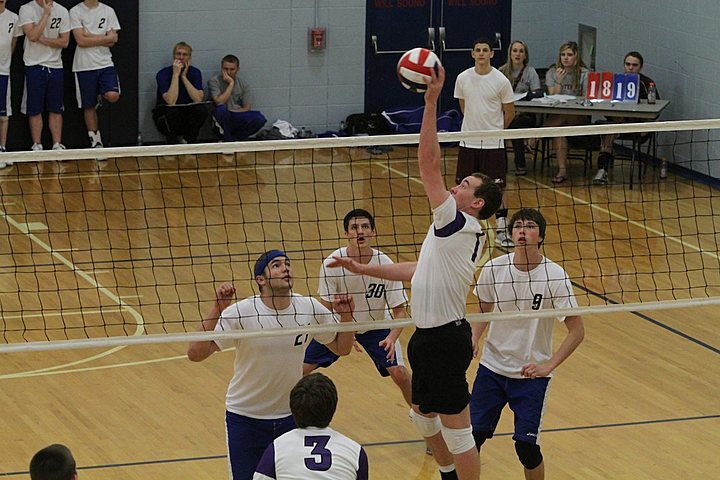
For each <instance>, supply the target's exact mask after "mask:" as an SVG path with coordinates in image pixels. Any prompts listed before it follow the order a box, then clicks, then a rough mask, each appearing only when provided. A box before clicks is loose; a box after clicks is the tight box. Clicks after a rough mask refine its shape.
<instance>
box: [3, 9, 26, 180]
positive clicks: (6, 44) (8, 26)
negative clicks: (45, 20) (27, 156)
mask: <svg viewBox="0 0 720 480" xmlns="http://www.w3.org/2000/svg"><path fill="white" fill-rule="evenodd" d="M5 3H6V1H5V0H0V154H1V153H2V152H4V151H5V145H6V144H7V133H8V124H9V121H10V119H9V118H8V117H10V115H12V108H11V105H10V102H9V99H10V62H11V60H12V54H13V52H14V51H15V45H16V44H17V37H19V36H20V35H22V30H21V29H20V28H19V27H18V16H17V15H16V14H15V13H14V12H11V11H10V10H7V9H6V8H5ZM8 165H12V162H6V161H3V160H2V159H0V168H5V167H7V166H8Z"/></svg>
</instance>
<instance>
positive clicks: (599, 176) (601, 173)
mask: <svg viewBox="0 0 720 480" xmlns="http://www.w3.org/2000/svg"><path fill="white" fill-rule="evenodd" d="M592 182H593V185H607V183H608V173H607V171H606V170H605V169H603V168H601V169H600V170H598V171H597V173H596V174H595V178H593V181H592Z"/></svg>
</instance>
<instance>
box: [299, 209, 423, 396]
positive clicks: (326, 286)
mask: <svg viewBox="0 0 720 480" xmlns="http://www.w3.org/2000/svg"><path fill="white" fill-rule="evenodd" d="M343 229H344V230H345V236H346V238H347V241H348V245H347V247H342V248H338V249H337V250H335V251H334V252H333V253H331V254H330V255H329V256H328V257H327V258H326V259H325V261H324V262H323V265H322V267H320V281H319V284H318V296H319V297H320V301H321V302H322V304H323V305H325V306H326V307H327V308H331V306H332V305H331V302H332V299H333V297H334V296H335V295H336V294H350V295H352V296H353V300H354V303H355V311H354V312H353V317H354V319H355V321H356V322H374V321H376V320H391V319H392V318H405V317H406V316H407V315H406V314H405V305H406V304H407V296H406V295H405V288H404V287H403V284H402V282H398V281H394V282H393V281H387V280H384V279H380V278H374V277H369V276H365V275H356V274H354V273H352V272H350V271H348V270H345V269H344V268H342V267H329V266H328V264H329V263H330V262H332V261H333V257H348V258H352V259H353V260H355V261H357V262H359V263H368V264H373V265H392V263H393V261H392V260H390V258H389V257H388V256H387V255H385V254H384V253H382V252H381V251H379V250H376V249H374V248H373V247H372V240H373V238H374V237H375V219H374V218H373V216H372V214H371V213H370V212H368V211H367V210H363V209H361V208H357V209H354V210H351V211H350V212H348V213H347V215H345V218H343ZM390 310H392V315H391V314H390ZM401 333H402V328H394V329H392V330H390V329H389V328H381V329H378V330H368V331H365V332H362V333H356V334H355V340H356V341H357V342H358V343H359V344H360V345H362V346H363V347H364V348H365V352H366V353H367V354H368V356H369V357H370V359H371V360H372V361H373V363H374V364H375V368H376V369H377V370H378V372H380V375H382V376H383V377H387V376H390V378H392V380H393V382H395V384H396V385H397V386H398V387H399V388H400V391H401V392H402V395H403V397H404V398H405V401H406V402H407V404H408V405H410V404H411V400H412V388H411V385H410V372H408V370H407V368H405V362H404V360H403V352H402V347H401V346H400V341H399V340H398V337H399V336H400V334H401ZM337 359H338V357H337V355H335V354H334V353H332V352H331V351H329V350H328V349H327V347H325V346H324V345H321V344H320V343H318V342H316V341H314V340H313V341H312V342H311V343H310V346H308V349H307V351H306V352H305V366H304V368H303V371H304V373H305V374H308V373H310V372H312V371H313V370H315V369H316V368H317V367H318V366H319V367H329V366H330V365H332V364H333V363H334V362H335V361H336V360H337Z"/></svg>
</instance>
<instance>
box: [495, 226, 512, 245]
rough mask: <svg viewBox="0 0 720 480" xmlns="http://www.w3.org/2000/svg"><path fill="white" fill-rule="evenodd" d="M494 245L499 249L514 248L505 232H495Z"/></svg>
mask: <svg viewBox="0 0 720 480" xmlns="http://www.w3.org/2000/svg"><path fill="white" fill-rule="evenodd" d="M495 243H497V244H498V245H500V246H501V247H506V248H512V247H514V246H515V244H514V243H513V241H512V240H510V237H508V234H507V230H497V231H496V232H495Z"/></svg>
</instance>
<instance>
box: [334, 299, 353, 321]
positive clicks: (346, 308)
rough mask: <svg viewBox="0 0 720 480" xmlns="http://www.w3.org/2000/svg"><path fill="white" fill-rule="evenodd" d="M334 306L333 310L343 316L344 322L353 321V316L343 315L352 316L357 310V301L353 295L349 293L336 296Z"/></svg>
mask: <svg viewBox="0 0 720 480" xmlns="http://www.w3.org/2000/svg"><path fill="white" fill-rule="evenodd" d="M332 304H333V310H334V311H335V312H338V313H339V314H340V315H341V320H342V321H352V315H343V314H351V313H352V312H353V311H354V310H355V300H353V297H352V295H350V294H347V293H342V294H338V295H335V298H333V303H332Z"/></svg>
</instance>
